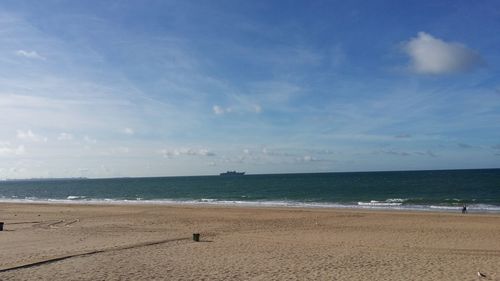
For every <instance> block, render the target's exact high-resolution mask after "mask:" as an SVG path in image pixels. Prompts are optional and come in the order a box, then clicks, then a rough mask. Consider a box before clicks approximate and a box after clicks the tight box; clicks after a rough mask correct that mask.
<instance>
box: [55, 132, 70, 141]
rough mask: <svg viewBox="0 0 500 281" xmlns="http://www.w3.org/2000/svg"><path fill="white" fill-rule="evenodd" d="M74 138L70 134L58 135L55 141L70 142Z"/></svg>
mask: <svg viewBox="0 0 500 281" xmlns="http://www.w3.org/2000/svg"><path fill="white" fill-rule="evenodd" d="M73 139H74V137H73V135H72V134H70V133H64V132H63V133H60V134H59V136H57V140H58V141H71V140H73Z"/></svg>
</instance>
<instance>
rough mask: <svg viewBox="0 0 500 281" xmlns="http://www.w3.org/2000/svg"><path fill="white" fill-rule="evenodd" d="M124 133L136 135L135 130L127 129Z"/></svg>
mask: <svg viewBox="0 0 500 281" xmlns="http://www.w3.org/2000/svg"><path fill="white" fill-rule="evenodd" d="M123 133H125V134H127V135H133V134H135V131H134V129H132V128H128V127H127V128H125V129H123Z"/></svg>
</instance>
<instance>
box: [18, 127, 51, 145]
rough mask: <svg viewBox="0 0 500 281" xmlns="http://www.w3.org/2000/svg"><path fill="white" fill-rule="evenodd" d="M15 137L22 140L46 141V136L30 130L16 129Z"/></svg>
mask: <svg viewBox="0 0 500 281" xmlns="http://www.w3.org/2000/svg"><path fill="white" fill-rule="evenodd" d="M17 138H18V139H20V140H24V141H34V142H47V141H48V138H46V137H44V136H40V135H37V134H35V133H33V131H31V130H27V131H23V130H17Z"/></svg>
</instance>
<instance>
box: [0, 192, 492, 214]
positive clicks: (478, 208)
mask: <svg viewBox="0 0 500 281" xmlns="http://www.w3.org/2000/svg"><path fill="white" fill-rule="evenodd" d="M68 197H70V196H68ZM0 202H3V203H51V204H89V205H91V204H105V205H108V204H109V205H123V204H135V205H214V206H234V207H238V206H241V207H286V208H342V209H346V208H348V209H380V210H400V211H442V212H459V211H461V208H458V207H457V206H440V205H403V203H402V202H392V201H389V199H388V200H386V201H376V200H371V201H370V202H357V204H356V203H352V204H349V203H335V202H330V203H327V202H325V203H322V202H298V201H243V200H217V199H213V198H203V199H197V200H194V199H193V200H176V199H150V200H145V199H143V198H136V199H110V198H105V199H92V198H88V197H84V196H81V197H80V198H79V199H76V198H73V197H71V198H67V199H41V198H36V197H27V198H24V199H20V198H5V197H2V198H0ZM468 210H469V212H471V213H474V212H478V213H480V212H487V213H500V206H497V205H487V204H471V205H468Z"/></svg>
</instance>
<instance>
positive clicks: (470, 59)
mask: <svg viewBox="0 0 500 281" xmlns="http://www.w3.org/2000/svg"><path fill="white" fill-rule="evenodd" d="M404 51H405V52H406V53H407V54H408V55H409V56H410V58H411V63H412V64H411V68H412V69H413V70H414V71H415V72H416V73H420V74H436V75H438V74H448V73H455V72H465V71H469V70H472V69H474V68H476V67H477V66H479V65H481V64H482V63H483V60H482V58H481V56H480V55H479V54H478V53H477V52H476V51H474V50H472V49H469V48H468V47H466V46H465V45H463V44H461V43H457V42H446V41H444V40H442V39H439V38H436V37H434V36H432V35H430V34H428V33H425V32H419V33H418V35H417V37H416V38H412V39H411V40H410V41H408V42H406V43H405V44H404Z"/></svg>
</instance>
